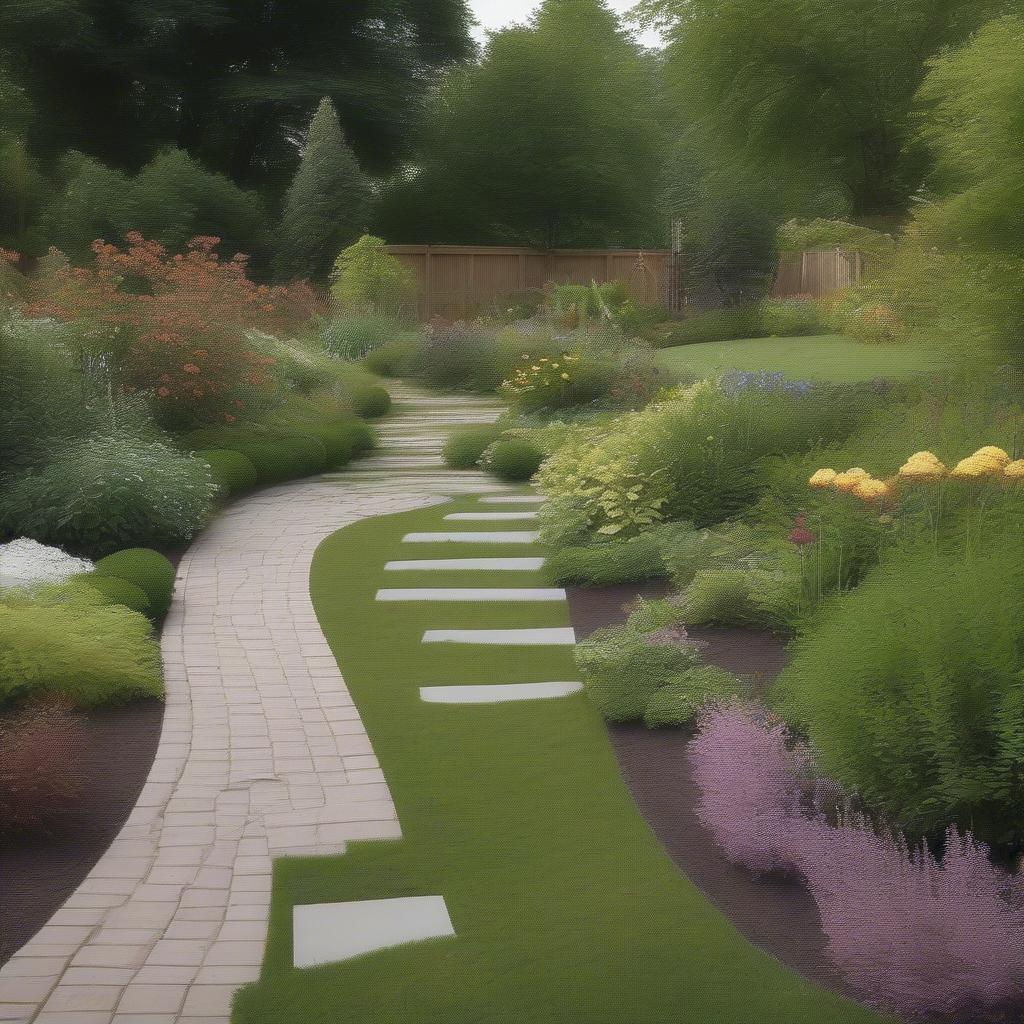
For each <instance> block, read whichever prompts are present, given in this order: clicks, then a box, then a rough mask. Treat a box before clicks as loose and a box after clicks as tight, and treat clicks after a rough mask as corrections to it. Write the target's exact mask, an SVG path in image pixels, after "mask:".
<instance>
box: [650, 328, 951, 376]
mask: <svg viewBox="0 0 1024 1024" xmlns="http://www.w3.org/2000/svg"><path fill="white" fill-rule="evenodd" d="M657 358H658V362H659V363H660V364H661V365H662V366H663V367H665V368H666V369H667V370H669V371H671V372H672V373H675V374H679V375H681V376H692V377H698V378H704V377H719V376H721V375H722V374H723V373H727V372H728V371H729V370H744V371H752V372H757V371H758V370H767V371H768V372H769V373H777V372H780V371H781V372H782V373H784V374H785V375H786V377H788V378H789V379H791V380H819V381H831V382H834V383H837V384H853V383H856V382H858V381H865V380H874V379H876V378H886V379H890V380H899V379H905V378H908V377H915V376H918V375H920V374H926V373H931V372H934V371H937V370H941V369H942V367H943V359H942V356H941V354H940V353H938V352H937V351H936V350H935V349H932V348H929V347H927V346H925V345H922V344H916V343H914V342H902V343H900V344H898V345H869V344H866V343H864V342H860V341H854V340H852V339H851V338H844V337H843V336H842V335H839V334H824V335H818V336H815V337H808V338H744V339H741V340H738V341H712V342H705V343H703V344H699V345H678V346H676V347H675V348H666V349H663V350H662V351H661V352H659V353H658V357H657Z"/></svg>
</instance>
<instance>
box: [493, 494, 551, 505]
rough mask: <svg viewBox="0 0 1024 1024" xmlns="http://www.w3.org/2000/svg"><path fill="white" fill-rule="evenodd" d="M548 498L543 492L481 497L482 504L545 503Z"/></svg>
mask: <svg viewBox="0 0 1024 1024" xmlns="http://www.w3.org/2000/svg"><path fill="white" fill-rule="evenodd" d="M547 500H548V499H547V498H545V497H544V495H542V494H502V495H490V496H489V497H487V498H481V499H480V504H481V505H543V504H544V502H545V501H547Z"/></svg>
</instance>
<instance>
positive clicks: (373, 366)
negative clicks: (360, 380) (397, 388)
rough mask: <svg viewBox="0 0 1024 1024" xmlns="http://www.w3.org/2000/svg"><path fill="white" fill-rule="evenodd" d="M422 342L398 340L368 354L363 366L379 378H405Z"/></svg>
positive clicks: (408, 339) (410, 339) (406, 339)
mask: <svg viewBox="0 0 1024 1024" xmlns="http://www.w3.org/2000/svg"><path fill="white" fill-rule="evenodd" d="M419 347H420V342H419V341H418V340H416V339H413V338H397V339H396V340H395V341H389V342H385V344H383V345H381V346H380V347H379V348H375V349H374V350H373V351H372V352H368V353H367V355H366V358H365V359H364V360H363V362H362V366H363V367H364V368H365V369H367V370H369V371H370V373H375V374H377V376H378V377H405V376H407V375H408V374H409V373H410V372H411V370H412V366H413V362H414V361H415V359H416V353H417V352H418V351H419Z"/></svg>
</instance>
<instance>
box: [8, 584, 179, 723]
mask: <svg viewBox="0 0 1024 1024" xmlns="http://www.w3.org/2000/svg"><path fill="white" fill-rule="evenodd" d="M162 694H163V680H162V678H161V674H160V649H159V645H158V644H157V641H156V639H155V637H154V636H153V628H152V626H151V624H150V622H149V620H148V619H147V618H146V617H145V616H144V615H140V614H139V613H138V612H133V611H131V610H130V609H128V608H126V607H124V606H123V605H120V604H108V603H106V599H105V598H104V597H102V596H101V595H99V594H91V595H90V594H88V593H87V592H86V588H84V587H82V588H79V589H78V590H77V591H74V592H68V591H64V592H56V593H51V594H45V595H39V596H34V597H28V596H18V595H17V594H15V593H14V592H7V593H5V594H4V596H3V599H2V600H0V705H3V704H8V703H11V702H12V701H19V700H23V699H26V698H29V697H33V698H34V697H43V696H51V695H56V696H60V697H63V698H65V699H67V700H68V701H70V702H71V703H72V704H74V705H75V706H76V707H96V706H98V705H102V704H110V703H115V702H121V701H128V700H134V699H137V698H140V697H159V696H161V695H162Z"/></svg>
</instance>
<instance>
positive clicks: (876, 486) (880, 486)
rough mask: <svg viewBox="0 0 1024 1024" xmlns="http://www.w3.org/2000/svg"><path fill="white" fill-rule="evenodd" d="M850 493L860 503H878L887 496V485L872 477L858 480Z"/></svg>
mask: <svg viewBox="0 0 1024 1024" xmlns="http://www.w3.org/2000/svg"><path fill="white" fill-rule="evenodd" d="M852 493H853V494H854V495H855V496H856V497H858V498H860V499H861V500H862V501H878V500H879V499H880V498H887V497H888V496H889V493H890V491H889V485H888V484H886V483H885V482H884V481H882V480H875V479H873V478H872V477H868V478H867V479H861V480H858V481H857V483H855V484H854V485H853V490H852Z"/></svg>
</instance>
